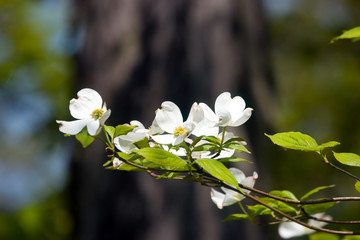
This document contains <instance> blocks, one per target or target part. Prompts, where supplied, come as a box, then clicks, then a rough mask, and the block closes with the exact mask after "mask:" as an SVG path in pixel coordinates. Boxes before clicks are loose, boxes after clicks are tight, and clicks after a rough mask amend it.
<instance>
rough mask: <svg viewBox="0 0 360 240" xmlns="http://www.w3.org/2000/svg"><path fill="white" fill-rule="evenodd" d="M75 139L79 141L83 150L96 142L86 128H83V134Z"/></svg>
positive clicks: (77, 135)
mask: <svg viewBox="0 0 360 240" xmlns="http://www.w3.org/2000/svg"><path fill="white" fill-rule="evenodd" d="M75 137H76V139H77V140H79V142H80V143H81V145H82V146H83V148H86V147H88V146H89V145H90V144H91V143H92V142H93V141H94V140H95V138H94V137H93V136H91V135H90V134H89V133H88V131H87V128H86V127H85V128H83V130H81V132H79V133H78V134H76V135H75Z"/></svg>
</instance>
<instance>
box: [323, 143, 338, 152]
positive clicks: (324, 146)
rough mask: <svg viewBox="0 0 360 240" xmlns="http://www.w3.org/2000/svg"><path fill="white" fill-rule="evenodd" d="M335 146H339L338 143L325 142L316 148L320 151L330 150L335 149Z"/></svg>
mask: <svg viewBox="0 0 360 240" xmlns="http://www.w3.org/2000/svg"><path fill="white" fill-rule="evenodd" d="M337 145H340V143H339V142H336V141H330V142H326V143H323V144H321V145H319V146H318V150H319V151H321V150H323V149H325V148H331V147H335V146H337Z"/></svg>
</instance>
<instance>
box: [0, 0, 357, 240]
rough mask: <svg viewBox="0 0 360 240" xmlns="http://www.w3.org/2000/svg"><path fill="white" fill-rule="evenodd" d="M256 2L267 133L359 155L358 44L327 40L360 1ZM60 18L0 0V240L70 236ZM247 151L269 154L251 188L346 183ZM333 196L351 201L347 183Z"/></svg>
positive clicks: (69, 93)
mask: <svg viewBox="0 0 360 240" xmlns="http://www.w3.org/2000/svg"><path fill="white" fill-rule="evenodd" d="M263 4H264V7H265V9H266V14H267V16H266V17H267V21H268V34H269V36H270V38H269V39H270V41H271V43H270V47H271V61H272V62H271V64H272V66H273V72H274V77H275V80H276V89H277V90H276V91H277V92H276V94H275V96H276V98H277V99H276V100H277V108H276V109H274V110H273V111H274V112H275V113H276V114H275V116H276V119H275V125H276V131H278V132H281V131H301V132H303V133H307V134H309V135H311V136H313V137H314V138H315V139H317V140H318V142H320V143H321V142H325V141H330V140H337V141H339V142H341V143H342V145H341V146H339V147H337V148H336V151H338V152H355V153H357V154H360V150H359V149H360V124H359V119H360V94H359V93H360V79H359V78H360V60H359V56H360V44H359V43H352V42H350V41H338V42H335V43H333V44H330V40H331V39H332V38H333V37H334V36H337V35H339V34H340V33H341V31H342V30H344V29H350V28H352V27H355V26H358V25H360V2H359V1H357V0H344V1H340V0H317V1H312V0H303V1H299V0H264V1H263ZM70 20H71V2H69V1H60V0H43V1H40V0H37V1H35V0H28V1H22V0H5V1H4V0H2V1H0V109H1V118H0V132H1V135H0V143H1V144H0V152H1V155H0V239H67V238H69V236H70V233H71V231H72V225H73V222H72V221H73V220H72V217H71V214H70V213H69V206H68V203H67V197H68V195H67V190H66V187H65V186H66V182H67V174H68V172H67V171H68V166H69V161H70V157H71V152H72V151H71V150H72V143H71V142H69V141H68V140H65V139H64V138H63V137H62V135H61V134H59V132H58V131H57V125H56V123H55V119H63V118H64V116H69V113H68V108H67V106H68V101H69V99H71V98H72V97H73V96H74V92H76V91H77V89H74V86H75V83H74V80H73V56H74V54H75V53H76V49H77V45H78V39H74V38H73V36H70V35H69V34H70V31H69V29H70V27H71V21H70ZM270 134H272V133H270ZM253 147H254V151H265V152H267V153H268V154H272V155H271V156H272V157H271V159H272V160H271V161H269V162H268V163H266V166H267V168H268V169H269V172H270V173H271V180H270V182H269V183H264V182H261V179H260V180H259V185H258V186H260V188H261V186H263V185H264V186H266V187H264V188H268V189H267V190H270V189H274V188H276V189H289V190H294V193H295V194H297V195H299V196H301V195H302V194H304V193H305V192H306V191H308V190H310V189H312V188H314V187H316V186H319V185H329V184H333V183H334V184H338V185H340V184H344V186H352V185H353V184H354V182H353V181H352V180H351V179H348V178H346V177H343V176H339V174H337V173H336V174H335V172H334V170H332V169H330V168H328V167H326V166H325V165H322V163H321V162H320V161H319V158H317V157H316V156H315V155H311V154H309V153H298V152H294V151H286V152H285V151H283V149H279V148H278V147H276V146H273V145H272V144H271V143H270V141H269V144H268V145H266V146H265V147H264V149H256V146H253ZM329 154H330V153H329ZM349 170H350V171H353V172H354V173H355V174H358V175H359V171H358V170H357V171H356V169H355V171H354V170H353V169H349ZM260 176H261V173H260ZM265 190H266V189H265ZM329 191H330V190H329ZM336 191H337V192H335V193H334V195H339V196H341V195H346V194H348V195H356V192H355V190H353V189H352V188H351V187H349V188H348V187H338V188H337V190H336ZM346 206H347V207H345V208H341V211H340V209H336V210H334V213H335V214H339V219H341V218H343V217H345V216H348V215H349V216H351V209H352V207H354V206H355V205H354V204H350V203H349V204H346ZM354 217H355V216H354ZM219 224H221V223H219Z"/></svg>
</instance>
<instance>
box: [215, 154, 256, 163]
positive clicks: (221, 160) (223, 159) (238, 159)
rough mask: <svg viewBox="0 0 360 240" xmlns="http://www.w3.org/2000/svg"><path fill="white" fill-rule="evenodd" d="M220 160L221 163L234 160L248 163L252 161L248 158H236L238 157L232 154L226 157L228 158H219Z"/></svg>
mask: <svg viewBox="0 0 360 240" xmlns="http://www.w3.org/2000/svg"><path fill="white" fill-rule="evenodd" d="M219 161H220V162H223V163H226V162H228V163H234V162H248V163H252V162H251V161H249V160H246V159H244V158H238V157H235V156H232V157H228V158H221V159H219Z"/></svg>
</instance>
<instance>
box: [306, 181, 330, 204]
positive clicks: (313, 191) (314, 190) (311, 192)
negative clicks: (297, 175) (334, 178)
mask: <svg viewBox="0 0 360 240" xmlns="http://www.w3.org/2000/svg"><path fill="white" fill-rule="evenodd" d="M332 187H335V185H329V186H321V187H317V188H314V189H313V190H310V191H309V192H307V193H306V194H305V195H304V196H302V197H301V198H300V201H305V200H306V199H308V198H309V197H310V196H311V195H313V194H314V193H317V192H318V191H320V190H324V189H327V188H332Z"/></svg>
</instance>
